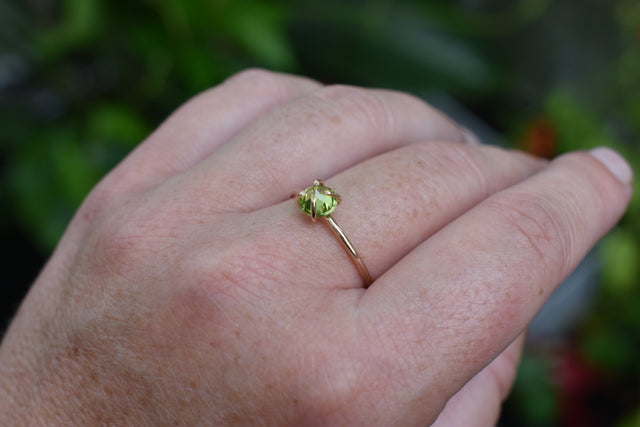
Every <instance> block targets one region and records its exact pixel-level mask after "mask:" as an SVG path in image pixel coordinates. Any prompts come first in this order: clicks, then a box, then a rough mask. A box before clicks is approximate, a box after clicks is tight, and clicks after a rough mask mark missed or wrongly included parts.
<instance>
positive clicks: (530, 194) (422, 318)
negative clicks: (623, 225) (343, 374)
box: [358, 149, 632, 404]
mask: <svg viewBox="0 0 640 427" xmlns="http://www.w3.org/2000/svg"><path fill="white" fill-rule="evenodd" d="M599 159H601V161H599ZM605 164H607V165H608V166H609V167H610V168H607V167H605ZM631 179H632V173H631V170H630V168H629V167H628V165H627V164H626V162H625V161H624V160H623V159H622V158H621V157H620V156H619V155H617V154H616V153H615V152H613V151H612V150H608V149H598V150H595V151H594V152H592V155H590V154H587V153H584V152H581V153H572V154H568V155H565V156H563V157H560V158H558V159H556V160H555V161H553V162H552V163H551V164H550V165H549V166H548V167H547V168H545V169H544V170H543V171H541V172H539V173H538V174H536V175H534V176H532V177H531V178H529V179H527V180H525V181H522V182H521V183H519V184H516V185H514V186H512V187H510V188H508V189H505V190H503V191H501V192H499V193H496V194H494V195H493V196H491V197H489V198H488V199H486V200H485V201H484V202H483V203H481V204H479V205H477V206H476V207H474V208H473V209H471V210H470V211H468V212H467V213H466V214H464V215H462V216H461V217H459V218H458V219H457V220H456V221H454V222H452V223H451V224H449V225H448V226H447V227H445V228H443V229H442V230H441V231H439V232H438V233H436V234H435V235H434V236H432V237H431V238H430V239H428V240H427V241H426V242H424V243H423V244H422V245H421V246H419V247H418V248H416V249H415V250H414V251H413V252H412V253H410V254H409V255H408V256H407V257H405V258H404V259H403V260H402V261H400V262H399V263H397V264H396V265H395V266H394V267H393V268H391V269H390V270H389V271H388V272H387V273H386V274H384V275H383V276H381V277H380V278H379V279H378V280H377V281H376V282H375V283H374V284H373V286H371V287H370V288H369V290H367V291H366V292H365V293H364V295H363V298H362V300H361V304H360V306H359V310H358V316H359V320H360V321H361V322H362V328H363V329H364V330H365V331H371V339H372V340H375V339H376V337H379V336H380V330H383V331H385V332H386V333H384V336H385V337H389V339H388V340H385V341H383V342H378V343H377V346H376V349H377V350H376V354H377V357H382V358H385V360H386V358H388V357H394V356H395V357H401V358H402V359H403V360H405V361H407V360H408V363H405V364H404V366H403V368H402V370H403V372H402V375H399V376H402V377H404V378H405V380H404V382H403V383H402V387H403V388H405V389H406V388H407V386H408V383H409V384H410V385H409V387H415V390H416V392H417V393H420V392H421V393H423V397H424V398H425V399H435V400H434V401H437V400H441V401H442V399H446V398H447V396H451V395H452V394H454V393H455V392H456V391H457V390H458V389H459V388H460V387H461V386H462V385H463V384H464V383H466V382H467V381H468V380H469V379H470V378H471V377H472V376H473V375H475V373H477V372H478V371H480V370H481V369H482V368H483V367H484V366H485V365H486V364H487V363H489V362H490V361H491V360H492V359H493V358H494V357H495V356H496V355H497V354H499V353H500V352H501V351H502V350H503V349H504V348H505V347H506V346H507V345H508V343H509V342H511V341H512V340H513V339H514V338H515V337H516V336H517V335H518V334H520V332H521V331H522V330H523V329H524V328H525V327H526V325H527V323H528V322H529V321H530V320H531V319H532V317H533V316H534V315H535V313H536V312H537V311H538V310H539V309H540V307H541V306H542V304H543V303H544V301H545V300H546V299H547V297H548V296H549V295H550V294H551V293H552V292H553V290H554V289H555V287H556V286H557V285H558V284H560V283H561V282H562V281H563V280H564V279H565V278H566V276H568V275H569V274H570V272H571V271H572V270H573V269H574V268H575V267H576V266H577V264H578V263H579V262H580V260H581V259H582V258H583V257H584V256H585V255H586V253H587V252H588V251H589V250H590V249H591V248H592V247H593V245H595V243H596V242H597V240H598V239H600V238H601V237H602V236H603V235H604V234H605V233H606V232H607V231H608V230H609V229H610V228H611V227H613V226H614V224H615V223H616V222H617V221H618V220H619V218H620V217H621V215H622V214H623V212H624V210H625V208H626V206H627V204H628V202H629V200H630V197H631V193H632V189H631V185H630V184H631ZM399 352H402V353H401V354H399ZM407 354H409V355H410V356H407ZM407 378H408V379H410V380H407ZM425 384H428V385H429V387H428V388H425ZM424 394H427V396H424ZM441 403H442V404H444V402H441Z"/></svg>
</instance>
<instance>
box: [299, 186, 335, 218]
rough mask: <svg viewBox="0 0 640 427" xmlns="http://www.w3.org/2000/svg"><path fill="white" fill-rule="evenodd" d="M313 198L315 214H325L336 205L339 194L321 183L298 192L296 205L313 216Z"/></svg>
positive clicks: (331, 210) (329, 212)
mask: <svg viewBox="0 0 640 427" xmlns="http://www.w3.org/2000/svg"><path fill="white" fill-rule="evenodd" d="M313 200H315V203H316V216H327V215H329V214H331V212H333V211H334V210H335V208H336V206H338V203H339V202H340V196H339V195H338V194H337V193H336V192H335V191H334V190H333V189H332V188H329V187H326V186H324V185H322V184H321V185H314V186H312V187H309V188H307V189H306V190H304V191H303V192H302V193H301V194H300V196H299V198H298V205H299V206H300V209H302V212H304V213H306V214H307V215H309V216H313V212H312V210H313Z"/></svg>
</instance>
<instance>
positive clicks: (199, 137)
mask: <svg viewBox="0 0 640 427" xmlns="http://www.w3.org/2000/svg"><path fill="white" fill-rule="evenodd" d="M320 86H321V85H320V84H319V83H317V82H315V81H312V80H310V79H307V78H303V77H296V76H290V75H286V74H280V73H275V72H270V71H265V70H253V69H252V70H247V71H243V72H241V73H238V74H236V75H234V76H232V77H231V78H229V79H227V80H226V81H225V82H224V83H222V84H220V85H219V86H216V87H214V88H212V89H209V90H207V91H206V92H203V93H202V94H200V95H198V96H196V97H195V98H193V99H192V100H190V101H189V102H187V103H186V104H184V105H183V106H182V107H180V108H179V109H178V110H177V111H176V112H174V113H173V114H172V115H171V116H170V117H169V118H168V119H167V120H166V121H165V123H163V124H162V125H161V126H160V127H159V128H158V129H157V130H156V131H155V132H154V133H153V134H152V135H150V136H149V138H147V140H146V141H144V142H143V143H142V144H141V145H140V146H139V147H138V148H137V149H136V150H135V151H134V152H133V153H131V154H130V155H129V156H128V157H127V159H125V160H124V162H123V163H122V164H121V165H120V166H119V167H118V168H117V169H116V170H115V171H114V175H119V176H120V179H121V181H122V182H123V185H126V186H127V187H135V186H149V185H153V184H155V183H158V182H160V181H163V180H164V179H166V178H167V177H170V176H173V175H175V174H176V173H179V172H181V171H184V170H185V169H188V168H189V167H191V166H193V165H194V164H196V163H198V162H199V161H200V160H202V159H203V158H205V157H207V156H208V155H209V154H211V153H212V152H214V151H215V150H216V149H217V148H218V147H219V146H221V145H222V144H224V143H225V142H227V141H228V140H229V139H230V138H232V137H233V136H234V135H236V134H237V133H238V132H239V131H240V130H241V129H243V128H244V127H245V126H247V125H248V124H249V123H251V122H253V121H255V120H256V119H257V118H258V117H260V116H262V115H263V114H265V113H266V112H267V111H269V110H271V109H273V108H274V107H276V106H278V105H281V104H283V103H286V102H288V101H290V100H292V99H295V98H297V97H299V96H301V95H304V94H305V93H308V92H310V91H313V90H315V89H317V88H319V87H320Z"/></svg>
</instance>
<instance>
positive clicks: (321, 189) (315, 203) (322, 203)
mask: <svg viewBox="0 0 640 427" xmlns="http://www.w3.org/2000/svg"><path fill="white" fill-rule="evenodd" d="M341 200H342V198H341V197H340V195H339V194H338V193H336V192H335V190H334V189H333V188H329V187H327V186H326V185H324V181H323V180H321V179H316V180H315V181H313V186H311V187H309V188H307V189H306V190H302V191H300V192H299V193H298V195H297V196H296V204H297V205H298V206H299V207H300V209H302V212H304V213H305V214H307V215H309V216H310V217H311V220H312V221H313V222H315V221H316V218H324V219H326V220H327V222H328V223H329V225H330V226H331V229H332V230H333V232H334V233H336V236H338V238H339V239H340V243H342V246H343V247H344V249H345V250H346V251H347V253H348V254H349V256H350V257H351V260H352V261H353V263H354V264H355V265H356V268H357V269H358V273H360V277H362V280H363V281H364V285H365V288H366V287H369V285H371V283H372V282H373V280H371V275H370V274H369V270H367V267H366V266H365V265H364V261H362V258H360V255H358V251H356V248H355V247H354V246H353V244H352V243H351V241H350V240H349V239H348V238H347V236H346V235H345V234H344V231H342V228H340V226H339V225H338V224H337V223H336V221H335V220H334V219H333V218H332V217H331V213H332V212H333V211H334V210H335V209H336V206H338V203H340V201H341Z"/></svg>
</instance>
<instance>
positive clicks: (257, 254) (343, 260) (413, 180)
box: [178, 142, 544, 290]
mask: <svg viewBox="0 0 640 427" xmlns="http://www.w3.org/2000/svg"><path fill="white" fill-rule="evenodd" d="M543 164H544V163H541V162H540V161H539V160H537V159H535V158H533V157H530V156H527V155H524V154H521V153H517V152H509V151H506V150H502V149H499V148H495V147H490V146H479V145H476V146H471V145H463V144H456V143H438V142H433V143H421V144H413V145H410V146H407V147H403V148H401V149H398V150H394V151H392V152H389V153H385V154H383V155H380V156H378V157H376V158H374V159H371V160H369V161H367V162H364V163H361V164H359V165H358V166H355V167H353V168H351V169H349V170H347V171H345V172H344V173H342V174H340V175H337V176H335V177H333V178H331V179H329V180H327V185H331V186H333V187H334V188H335V189H336V190H337V191H339V192H340V193H341V195H342V202H341V204H340V205H339V206H338V208H337V209H336V210H335V211H334V212H333V214H332V217H333V218H335V221H336V222H338V223H339V224H340V226H341V227H342V229H343V230H344V232H345V234H346V235H347V236H348V238H349V239H350V240H351V242H352V243H353V244H354V246H355V247H356V249H357V250H358V251H359V253H360V255H361V256H362V258H363V259H364V261H365V263H366V265H367V266H368V268H369V271H370V273H371V274H372V276H373V277H374V278H376V277H378V276H380V275H381V274H382V273H383V272H384V271H386V270H387V269H389V268H390V267H391V266H393V265H394V264H395V263H396V262H397V261H398V260H399V259H401V258H402V257H403V256H405V255H406V254H407V253H409V252H410V251H411V250H412V249H414V248H415V247H416V246H417V245H419V244H420V243H421V242H422V241H423V240H424V239H426V238H428V237H429V236H430V235H431V234H433V233H434V232H436V231H437V230H439V229H440V228H442V227H443V226H444V225H445V224H447V223H448V222H450V221H451V220H452V218H455V217H456V216H458V215H460V214H462V213H463V212H465V211H466V210H468V209H469V208H471V207H472V206H474V205H475V204H477V203H478V202H479V201H481V200H482V199H484V198H485V197H487V196H488V195H489V194H492V193H494V192H496V191H499V190H500V189H502V188H504V187H506V186H509V185H511V184H513V183H516V182H518V181H520V180H522V179H524V178H525V177H527V176H529V175H531V174H533V173H535V172H536V171H537V170H539V169H540V167H542V165H543ZM178 205H180V204H178ZM238 221H242V227H240V226H239V225H238V226H233V227H231V226H229V229H242V230H245V231H244V232H243V234H242V238H241V239H240V238H237V237H235V238H234V239H233V241H232V242H226V241H223V240H221V239H220V236H218V237H217V238H216V237H215V233H216V231H215V227H209V226H207V227H205V230H203V231H202V232H201V233H199V238H200V239H202V244H203V245H205V246H207V247H209V249H203V250H200V249H199V250H198V251H199V252H201V254H202V256H203V257H204V258H203V259H205V260H206V259H209V258H210V257H211V256H212V254H210V253H209V252H208V251H213V252H216V253H218V254H219V253H220V251H221V250H224V251H225V253H226V254H227V256H226V258H227V259H229V260H230V262H231V263H235V262H236V260H237V262H242V263H243V265H245V264H247V263H246V262H245V261H244V260H246V259H247V256H248V255H249V256H250V257H251V265H252V268H253V269H255V272H256V274H259V275H260V277H259V279H260V280H261V282H266V281H269V282H272V283H276V284H279V285H278V286H282V285H281V284H284V283H289V282H291V281H292V277H295V285H296V286H298V284H299V283H304V284H305V285H304V286H303V287H301V289H307V290H308V288H310V287H320V288H323V289H327V288H333V289H335V288H341V289H343V288H361V287H362V280H361V278H360V276H359V274H358V272H357V270H356V268H355V267H354V265H353V263H352V261H351V259H350V258H349V256H347V254H346V253H345V251H344V250H343V248H342V247H341V246H340V243H339V241H338V239H337V238H336V236H335V235H333V233H332V231H331V230H330V229H329V228H328V227H327V226H326V224H325V222H324V220H320V219H319V220H318V221H317V222H316V223H313V222H312V221H311V218H310V217H308V216H306V215H305V214H303V213H302V212H301V211H300V209H299V207H298V206H297V205H296V203H295V201H294V200H291V199H290V200H287V201H286V202H283V203H280V204H278V205H276V206H272V207H270V208H266V209H263V210H260V211H257V212H253V213H251V214H249V215H247V216H242V217H238ZM227 234H228V233H227ZM220 245H222V246H223V247H224V249H223V248H221V247H220ZM196 247H199V246H198V245H196ZM315 265H317V266H318V267H319V268H320V271H318V270H317V269H316V268H313V266H315ZM238 267H240V266H238ZM275 267H277V268H275ZM243 271H245V274H249V268H248V266H244V267H243ZM319 273H321V274H319ZM243 282H250V280H249V279H248V278H246V277H245V280H243Z"/></svg>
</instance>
